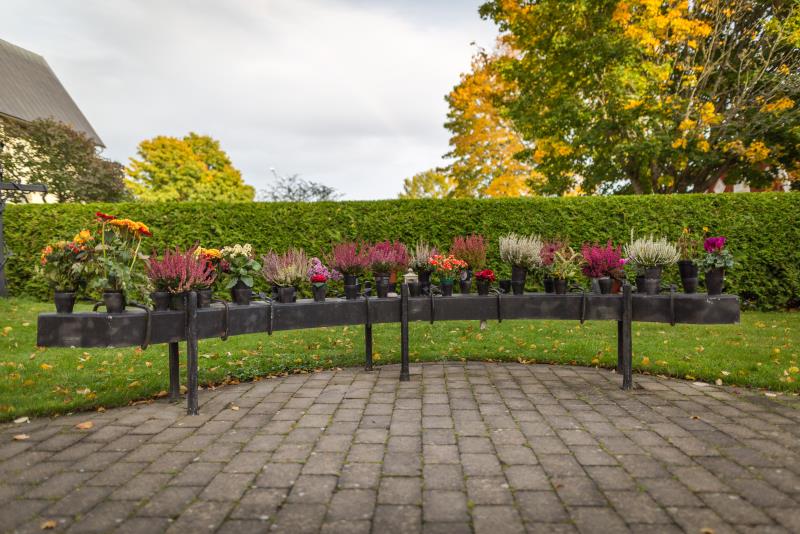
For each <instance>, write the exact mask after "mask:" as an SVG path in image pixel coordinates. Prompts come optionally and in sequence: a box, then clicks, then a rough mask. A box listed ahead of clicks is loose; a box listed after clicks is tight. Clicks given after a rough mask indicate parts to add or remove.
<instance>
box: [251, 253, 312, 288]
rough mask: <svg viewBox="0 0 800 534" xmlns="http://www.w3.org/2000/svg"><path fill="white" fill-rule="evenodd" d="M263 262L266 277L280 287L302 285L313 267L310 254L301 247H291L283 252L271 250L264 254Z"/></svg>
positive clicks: (263, 272) (263, 271)
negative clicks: (309, 257)
mask: <svg viewBox="0 0 800 534" xmlns="http://www.w3.org/2000/svg"><path fill="white" fill-rule="evenodd" d="M263 264H264V267H263V269H262V274H263V275H264V278H265V279H266V280H267V282H269V283H271V284H275V285H276V286H280V287H292V286H295V287H296V286H298V285H300V283H301V282H302V281H303V280H305V278H306V276H307V275H308V270H309V268H310V267H311V262H310V261H309V259H308V256H306V253H305V251H304V250H303V249H301V248H290V249H289V250H287V251H286V252H284V253H283V254H278V253H276V252H273V251H269V252H268V253H267V254H265V255H264V256H263Z"/></svg>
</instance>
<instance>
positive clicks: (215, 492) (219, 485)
mask: <svg viewBox="0 0 800 534" xmlns="http://www.w3.org/2000/svg"><path fill="white" fill-rule="evenodd" d="M253 478H254V475H253V474H251V473H219V474H218V475H217V476H215V477H214V479H213V480H212V481H211V482H210V483H209V485H208V486H206V488H205V489H204V490H203V492H202V493H201V494H200V498H201V499H206V500H210V501H238V500H239V498H240V497H241V496H242V495H243V494H244V492H245V490H246V489H247V487H248V486H249V485H250V483H251V482H252V481H253Z"/></svg>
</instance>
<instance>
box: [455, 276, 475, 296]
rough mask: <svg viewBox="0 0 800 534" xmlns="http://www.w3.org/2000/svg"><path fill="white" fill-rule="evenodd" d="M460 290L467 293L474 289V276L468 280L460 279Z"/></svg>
mask: <svg viewBox="0 0 800 534" xmlns="http://www.w3.org/2000/svg"><path fill="white" fill-rule="evenodd" d="M458 290H459V291H460V292H461V293H463V294H465V295H466V294H467V293H469V292H470V291H471V290H472V278H467V279H466V280H459V281H458Z"/></svg>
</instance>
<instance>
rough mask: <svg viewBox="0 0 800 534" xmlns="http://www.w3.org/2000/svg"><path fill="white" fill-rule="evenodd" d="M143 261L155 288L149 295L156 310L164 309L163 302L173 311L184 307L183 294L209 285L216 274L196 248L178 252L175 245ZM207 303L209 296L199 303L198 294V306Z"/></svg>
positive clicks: (204, 305)
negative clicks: (165, 295)
mask: <svg viewBox="0 0 800 534" xmlns="http://www.w3.org/2000/svg"><path fill="white" fill-rule="evenodd" d="M146 263H147V276H148V277H149V278H150V282H151V283H152V284H153V286H154V287H155V288H156V292H154V293H151V298H152V299H153V303H154V306H155V308H156V310H157V311H163V310H165V309H166V307H165V306H164V304H165V301H166V303H167V304H168V307H169V308H171V309H173V310H184V309H185V308H186V294H187V293H188V292H189V291H198V290H200V289H203V288H208V287H211V284H213V283H214V280H215V279H216V276H217V273H216V272H215V271H214V269H213V267H212V266H211V265H210V264H209V263H208V262H207V261H206V260H205V258H203V257H202V256H199V255H198V254H197V247H192V248H190V249H189V250H187V251H181V249H179V248H177V247H175V249H174V250H170V249H167V250H165V251H164V256H163V257H162V258H160V259H159V258H155V257H151V258H148V259H147V261H146ZM161 293H166V294H167V298H166V299H164V297H163V295H162V294H161ZM210 305H211V300H210V298H209V299H207V300H203V301H202V302H201V299H200V298H199V295H198V299H197V306H198V308H206V307H208V306H210Z"/></svg>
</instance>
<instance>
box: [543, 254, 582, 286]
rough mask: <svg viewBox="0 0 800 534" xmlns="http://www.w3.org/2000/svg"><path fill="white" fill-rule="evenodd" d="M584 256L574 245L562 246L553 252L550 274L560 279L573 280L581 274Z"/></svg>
mask: <svg viewBox="0 0 800 534" xmlns="http://www.w3.org/2000/svg"><path fill="white" fill-rule="evenodd" d="M582 266H583V256H581V254H580V253H579V252H575V251H574V250H573V249H572V247H562V248H560V249H559V250H557V251H556V252H555V254H553V263H552V265H551V266H550V274H551V275H552V276H553V278H557V279H559V280H573V279H575V278H578V277H579V276H580V275H581V268H582Z"/></svg>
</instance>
